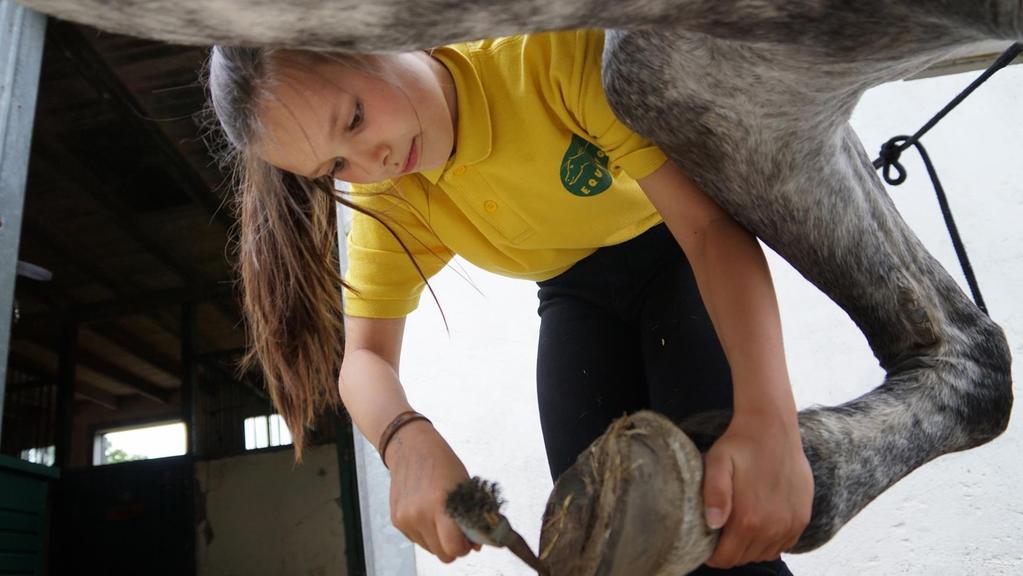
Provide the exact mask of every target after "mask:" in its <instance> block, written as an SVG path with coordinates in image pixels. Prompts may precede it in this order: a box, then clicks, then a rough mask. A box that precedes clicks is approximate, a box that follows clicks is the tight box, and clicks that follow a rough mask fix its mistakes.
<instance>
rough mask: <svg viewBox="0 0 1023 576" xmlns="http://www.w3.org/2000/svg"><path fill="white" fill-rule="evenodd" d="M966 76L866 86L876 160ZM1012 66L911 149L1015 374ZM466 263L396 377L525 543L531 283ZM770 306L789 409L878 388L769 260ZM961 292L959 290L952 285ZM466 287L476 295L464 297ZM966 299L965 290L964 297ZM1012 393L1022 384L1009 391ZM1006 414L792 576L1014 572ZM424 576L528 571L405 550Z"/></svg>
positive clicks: (1018, 205)
mask: <svg viewBox="0 0 1023 576" xmlns="http://www.w3.org/2000/svg"><path fill="white" fill-rule="evenodd" d="M975 75H976V73H970V74H965V75H958V76H951V77H941V78H937V79H929V80H920V81H914V82H909V83H905V82H900V83H896V84H891V85H887V86H883V87H881V88H878V89H875V90H873V91H872V92H870V93H869V94H867V96H866V97H865V98H864V101H863V103H862V105H861V106H860V108H859V110H858V111H857V113H856V115H855V117H854V118H853V123H854V125H855V126H856V128H857V129H858V130H859V133H860V135H861V137H862V139H863V140H864V142H866V143H867V148H868V150H869V151H870V152H874V151H875V150H876V149H877V148H878V147H879V146H880V144H881V143H882V142H883V141H885V140H887V139H888V138H889V137H891V136H894V135H896V134H901V133H912V132H914V131H915V130H916V129H917V128H918V127H919V126H920V125H921V124H923V122H925V121H926V120H927V118H929V117H930V115H931V114H932V113H934V112H935V111H937V110H938V109H939V108H940V107H941V106H942V105H944V103H945V102H946V101H948V100H949V99H950V98H951V97H952V96H954V95H955V94H956V93H958V91H959V90H960V89H961V88H962V87H964V86H965V85H966V84H967V83H968V82H969V81H970V80H971V79H972V78H973V77H975ZM1021 95H1023V66H1017V67H1013V68H1009V69H1007V70H1004V71H1002V72H1001V73H999V74H998V75H997V76H996V77H995V78H994V79H993V80H992V81H991V82H990V83H989V84H988V85H986V86H985V87H984V88H982V89H981V91H980V92H978V93H977V94H976V95H974V96H973V97H972V98H971V99H970V100H968V101H967V102H966V103H965V104H963V105H962V106H961V107H960V109H958V110H956V112H954V113H953V115H952V116H951V117H949V118H947V119H946V120H945V121H944V122H943V123H942V124H940V125H939V126H938V127H937V128H936V129H935V130H934V131H933V132H932V133H931V134H930V135H929V136H928V137H927V138H926V139H925V140H924V143H925V145H926V146H927V147H928V149H929V151H930V152H931V156H932V158H933V159H934V161H935V162H936V163H937V165H938V170H939V174H940V175H941V177H942V179H943V182H944V184H945V187H946V190H947V191H948V194H949V195H950V202H951V204H952V208H953V211H954V213H955V215H956V217H957V219H958V220H957V221H958V224H959V228H960V232H961V234H962V235H963V238H964V241H965V243H966V245H967V248H968V249H969V250H970V256H971V258H972V261H973V265H974V269H975V271H976V274H977V277H978V279H979V281H980V284H981V289H982V291H983V294H984V296H985V299H986V300H987V303H988V306H989V309H990V310H991V313H992V315H993V317H994V318H995V319H996V320H997V321H998V322H999V323H1000V324H1001V325H1002V326H1003V327H1004V328H1005V329H1006V332H1007V334H1008V337H1009V342H1010V345H1011V347H1012V350H1013V353H1014V356H1015V358H1016V361H1015V362H1014V367H1015V368H1016V370H1015V372H1016V373H1019V367H1020V364H1019V363H1020V358H1023V303H1021V299H1020V298H1019V294H1020V287H1021V286H1023V190H1021V186H1020V184H1019V183H1020V182H1021V181H1023V162H1020V160H1019V159H1020V156H1021V155H1020V150H1023V97H1021ZM905 158H906V162H905V164H906V166H907V168H908V169H909V170H910V179H909V182H908V183H907V184H905V185H903V186H901V187H899V188H896V189H894V190H893V195H894V197H895V201H896V204H897V205H898V206H899V208H900V210H902V211H903V214H904V216H905V218H906V220H907V221H908V222H909V224H910V225H911V226H912V227H913V229H914V230H916V231H917V233H918V234H919V235H920V236H921V238H922V239H923V241H924V243H925V244H926V245H927V246H928V247H929V248H930V250H931V251H932V252H933V253H934V254H935V255H936V256H937V257H938V259H939V260H941V261H942V262H943V263H944V264H945V266H946V267H947V268H948V269H949V270H950V271H951V272H952V274H953V276H954V277H955V278H958V279H961V278H962V274H961V272H960V271H959V266H958V264H957V262H956V260H955V255H954V253H953V251H952V248H951V244H950V243H949V241H948V237H947V234H946V232H945V230H944V226H943V224H942V221H941V217H940V213H939V211H938V208H937V204H936V202H935V200H934V195H933V192H932V191H931V187H930V183H929V180H928V179H927V175H926V172H925V171H924V169H923V167H922V165H921V164H920V163H919V161H918V160H917V159H916V156H915V153H914V154H910V153H908V152H907V153H906V156H905ZM462 266H464V267H465V271H464V274H465V275H467V276H468V278H469V279H470V280H471V283H470V281H468V280H465V279H462V278H460V277H459V276H458V275H457V274H455V273H454V272H455V271H454V270H447V271H445V272H443V273H442V274H440V275H439V276H438V277H437V279H436V280H435V281H434V282H433V284H434V287H435V289H436V290H437V293H438V294H439V296H440V300H441V305H442V306H443V307H444V311H445V313H446V314H447V318H448V321H449V323H450V326H451V335H450V337H448V335H446V334H445V332H444V328H443V325H442V323H441V321H440V317H439V314H438V313H437V310H436V306H435V305H434V304H433V303H432V301H430V299H429V296H425V297H424V299H423V302H422V304H421V307H420V310H419V311H418V312H417V313H415V314H414V315H413V316H412V318H411V319H410V322H409V327H408V335H407V337H406V345H405V358H404V360H403V364H402V368H403V380H404V382H405V384H406V387H407V389H408V391H409V395H410V398H411V400H412V402H413V405H414V406H415V407H416V408H418V409H419V410H420V411H422V412H424V413H425V414H427V415H429V416H430V417H431V418H432V419H433V421H434V423H435V424H436V426H437V428H438V429H439V430H440V431H441V432H442V434H444V435H445V437H446V438H447V439H448V440H449V441H450V442H451V444H452V445H453V447H454V449H455V450H456V452H458V454H459V455H460V456H461V457H462V459H463V460H464V461H465V463H466V465H467V467H468V468H469V471H470V474H479V475H481V476H484V477H486V478H489V479H492V480H496V481H498V482H499V483H500V484H501V486H502V487H503V488H504V493H505V496H506V498H507V500H508V505H507V506H506V513H507V515H508V516H509V518H510V520H511V522H512V525H513V526H515V527H516V528H517V529H518V530H519V531H520V532H522V533H523V535H524V536H525V537H526V539H527V540H528V541H529V542H531V543H532V544H533V546H534V547H535V546H536V543H537V541H538V539H539V528H540V526H539V524H540V517H541V515H542V512H543V507H544V503H545V501H546V498H547V495H548V493H549V490H550V488H551V481H550V475H549V472H548V468H547V463H546V460H545V458H544V452H543V443H542V439H541V436H540V427H539V420H538V417H537V407H536V399H535V394H534V385H535V376H534V369H535V358H534V355H535V346H536V332H537V327H538V325H539V320H538V318H537V316H536V313H535V308H536V306H535V300H536V297H535V293H536V287H535V285H533V284H531V283H528V282H521V281H512V280H507V279H503V278H498V277H495V276H493V275H491V274H487V273H485V272H482V271H480V270H477V269H474V268H471V267H469V266H468V265H465V264H463V265H462ZM771 267H772V270H773V272H774V275H775V282H776V284H777V289H778V292H779V298H780V301H781V309H782V315H783V324H784V330H785V338H786V346H787V352H788V359H789V367H790V371H791V376H792V382H793V386H794V389H795V393H796V400H797V403H798V404H799V405H800V406H801V407H805V406H809V405H811V404H834V403H838V402H842V401H845V400H847V399H850V398H853V397H855V396H858V395H859V394H861V393H863V392H865V391H867V390H869V389H870V388H872V387H873V386H875V385H876V384H878V383H879V382H880V379H881V377H882V373H881V371H880V369H878V368H877V366H876V362H875V360H874V358H873V356H872V355H871V354H870V352H869V350H868V348H867V346H866V344H865V342H864V340H863V338H862V336H861V335H860V334H859V332H858V331H857V330H856V329H855V327H854V326H853V324H852V322H851V321H850V320H849V319H848V318H847V317H846V316H845V314H844V313H843V312H841V310H839V309H838V308H837V307H836V306H835V305H834V304H832V303H831V302H830V301H829V300H827V299H826V298H824V297H823V296H822V295H821V294H820V293H819V292H817V291H816V289H814V288H813V287H812V286H810V285H809V284H808V283H807V282H805V281H804V280H803V279H802V278H801V277H800V276H798V275H797V274H796V273H795V272H794V271H793V270H792V269H791V268H789V267H788V266H787V264H785V263H784V262H783V261H781V260H780V259H778V258H777V257H774V256H773V255H772V258H771ZM961 283H962V285H963V286H964V287H965V282H961ZM473 285H475V286H476V287H478V288H479V290H480V292H482V294H478V293H476V292H475V291H474V289H473V287H472V286H473ZM964 289H965V288H964ZM1015 389H1016V391H1017V394H1018V393H1019V390H1020V387H1019V385H1018V384H1017V385H1016V386H1015ZM1018 420H1019V419H1018V418H1014V419H1013V421H1012V423H1011V424H1010V427H1009V430H1008V431H1007V432H1006V433H1005V434H1004V435H1003V436H1001V437H1000V438H998V439H997V440H995V441H994V442H992V443H990V444H988V445H986V446H983V447H980V448H978V449H975V450H972V451H970V452H967V453H962V454H953V455H949V456H945V457H943V458H940V459H938V460H937V461H934V462H932V463H930V464H928V465H926V466H924V467H923V468H922V469H920V470H919V471H917V472H915V473H914V474H912V475H910V476H909V477H908V478H907V479H905V480H903V481H902V482H900V483H899V484H898V485H896V486H895V487H893V488H892V489H891V490H889V491H888V492H887V493H885V494H884V495H882V496H881V497H880V498H879V499H877V500H876V501H875V502H874V503H873V504H871V505H870V506H868V508H867V509H866V510H865V511H863V512H862V513H861V514H860V515H859V516H857V517H856V518H854V519H853V520H852V521H851V522H850V523H849V524H848V525H847V526H846V528H844V529H843V531H842V532H841V533H840V534H839V535H838V536H836V537H835V538H834V540H832V541H831V542H830V543H829V544H827V545H825V546H824V547H823V548H821V549H820V550H818V551H815V552H812V553H810V554H805V555H800V556H788V557H787V560H788V562H789V563H790V565H791V567H792V569H793V572H794V573H795V574H797V576H798V575H808V574H809V575H834V576H841V575H847V574H848V575H853V574H856V575H859V574H863V573H866V574H919V575H924V574H927V575H943V574H949V575H952V574H956V575H958V574H988V575H1001V574H1005V575H1009V574H1018V573H1019V571H1020V569H1021V567H1023V538H1021V536H1020V535H1021V534H1023V498H1021V496H1020V491H1019V486H1020V482H1021V476H1023V474H1021V473H1023V465H1021V464H1020V462H1021V459H1020V458H1019V456H1018V455H1019V454H1020V451H1021V448H1023V431H1021V430H1020V425H1019V423H1018ZM417 566H418V573H419V574H421V575H434V574H437V575H440V574H444V575H452V574H487V575H490V574H507V575H512V574H528V571H527V570H526V569H525V567H524V566H522V565H521V564H519V563H518V561H517V560H515V559H514V558H513V557H511V555H510V554H509V553H507V552H505V551H497V550H493V549H484V551H483V552H481V553H475V554H471V555H470V556H469V557H467V558H464V559H462V560H459V561H458V562H457V563H456V564H453V565H451V566H445V565H443V564H441V563H440V562H439V561H437V560H436V559H435V558H433V557H432V556H430V555H429V554H426V553H424V552H423V551H422V550H418V551H417Z"/></svg>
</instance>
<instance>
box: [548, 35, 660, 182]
mask: <svg viewBox="0 0 1023 576" xmlns="http://www.w3.org/2000/svg"><path fill="white" fill-rule="evenodd" d="M572 37H573V40H574V41H575V46H574V49H573V50H572V55H571V56H568V55H562V56H561V57H562V58H564V57H566V56H568V57H570V58H571V59H572V67H573V70H572V71H571V72H570V73H568V74H567V75H566V78H565V87H564V94H565V103H566V105H567V106H569V108H570V109H571V110H570V112H571V113H572V115H573V116H574V117H575V118H576V119H577V121H578V122H579V124H580V128H581V129H582V130H583V131H584V132H585V133H586V134H587V135H588V136H589V138H590V140H591V141H593V142H594V143H595V144H596V145H597V146H598V147H600V149H601V150H603V151H604V152H606V153H607V155H608V166H610V167H611V169H612V171H614V172H618V171H620V170H624V171H625V173H626V174H628V175H629V176H630V177H631V178H633V179H634V180H639V179H641V178H644V177H646V176H649V175H650V174H651V173H653V172H654V171H655V170H657V169H658V168H660V167H661V165H662V164H664V162H665V161H666V160H667V157H666V156H665V155H664V153H663V152H662V151H661V149H660V148H658V147H657V146H656V145H654V144H653V143H652V142H650V141H649V140H647V139H646V138H645V137H643V136H640V135H639V134H637V133H636V132H634V131H633V130H632V129H631V128H629V127H628V126H626V125H625V124H624V123H623V122H622V121H621V120H619V119H618V118H617V117H616V116H615V115H614V112H612V111H611V106H610V105H609V104H608V102H607V97H606V96H605V94H604V85H603V83H602V81H601V65H602V59H603V51H604V33H603V31H601V30H579V31H577V32H575V34H574V35H572ZM557 68H560V66H558V67H556V69H557Z"/></svg>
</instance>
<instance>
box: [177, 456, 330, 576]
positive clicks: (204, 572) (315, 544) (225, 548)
mask: <svg viewBox="0 0 1023 576" xmlns="http://www.w3.org/2000/svg"><path fill="white" fill-rule="evenodd" d="M293 459H294V452H292V451H291V450H277V451H270V452H254V453H252V454H244V455H241V456H234V457H231V458H223V459H220V460H209V461H201V462H196V465H195V476H196V481H197V486H198V489H199V491H200V492H201V493H202V495H201V496H198V497H200V498H202V500H203V501H204V502H205V511H206V518H205V520H203V519H200V521H199V522H198V524H197V526H196V563H197V565H198V570H197V571H198V573H199V575H200V576H345V574H347V573H348V569H347V565H346V563H345V549H344V548H345V546H344V542H345V540H344V527H343V523H342V517H341V504H340V498H341V484H340V480H339V479H338V466H337V447H336V446H335V445H334V444H325V445H321V446H313V447H310V448H308V449H307V451H306V452H305V454H304V459H303V463H302V465H301V466H297V467H296V466H294V465H293Z"/></svg>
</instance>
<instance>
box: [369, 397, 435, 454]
mask: <svg viewBox="0 0 1023 576" xmlns="http://www.w3.org/2000/svg"><path fill="white" fill-rule="evenodd" d="M416 420H426V421H427V422H430V419H429V418H427V417H426V416H423V415H422V414H420V413H419V412H416V411H415V410H408V411H406V412H402V413H401V414H398V415H397V416H395V417H394V420H391V423H390V424H388V425H387V428H384V432H383V434H381V435H380V442H378V443H377V446H379V447H380V461H381V462H383V463H384V468H388V466H387V460H385V459H384V455H385V454H387V445H388V444H390V443H391V439H392V438H394V435H395V433H397V432H398V430H399V429H401V427H402V426H404V425H406V424H408V423H409V422H415V421H416ZM430 424H433V422H430Z"/></svg>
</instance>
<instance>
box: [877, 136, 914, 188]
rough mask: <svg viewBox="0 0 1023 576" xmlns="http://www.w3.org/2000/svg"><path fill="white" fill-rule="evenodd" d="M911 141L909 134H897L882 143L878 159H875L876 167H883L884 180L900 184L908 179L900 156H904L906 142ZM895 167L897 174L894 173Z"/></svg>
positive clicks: (893, 184) (896, 184)
mask: <svg viewBox="0 0 1023 576" xmlns="http://www.w3.org/2000/svg"><path fill="white" fill-rule="evenodd" d="M908 141H909V136H896V137H894V138H892V139H891V140H889V141H887V142H885V143H884V144H882V145H881V152H880V153H879V154H878V158H877V160H875V161H874V168H883V171H882V172H881V175H882V176H883V177H884V181H885V182H887V183H888V184H891V185H892V186H898V185H899V184H902V183H903V182H905V181H906V169H905V168H904V167H903V166H902V164H900V163H899V158H900V157H901V156H902V151H903V150H905V149H906V146H905V144H906V142H908ZM893 168H894V169H895V175H894V176H893V175H892V169H893Z"/></svg>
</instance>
